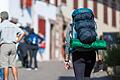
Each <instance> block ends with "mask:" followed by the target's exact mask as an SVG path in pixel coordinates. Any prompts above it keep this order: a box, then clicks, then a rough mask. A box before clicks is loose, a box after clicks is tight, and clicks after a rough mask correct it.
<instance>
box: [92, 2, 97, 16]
mask: <svg viewBox="0 0 120 80" xmlns="http://www.w3.org/2000/svg"><path fill="white" fill-rule="evenodd" d="M93 10H94V15H95V17H96V18H97V0H93Z"/></svg>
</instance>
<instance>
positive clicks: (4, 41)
mask: <svg viewBox="0 0 120 80" xmlns="http://www.w3.org/2000/svg"><path fill="white" fill-rule="evenodd" d="M0 18H1V23H0V67H1V68H4V80H8V71H9V68H11V69H12V73H13V76H14V80H18V71H17V67H16V65H15V62H16V44H17V43H18V42H19V41H20V40H21V39H22V37H23V36H24V32H23V31H22V30H21V29H20V28H18V27H17V26H16V25H15V24H14V23H12V22H10V21H9V20H8V18H9V14H8V12H6V11H3V12H1V13H0ZM17 33H19V34H20V36H19V37H18V38H17V39H16V36H17Z"/></svg>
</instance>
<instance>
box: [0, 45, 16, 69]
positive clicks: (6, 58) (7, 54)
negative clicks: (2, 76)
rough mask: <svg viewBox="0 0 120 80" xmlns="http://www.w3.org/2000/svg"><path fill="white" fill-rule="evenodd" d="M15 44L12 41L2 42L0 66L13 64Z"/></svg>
mask: <svg viewBox="0 0 120 80" xmlns="http://www.w3.org/2000/svg"><path fill="white" fill-rule="evenodd" d="M15 63H16V45H15V44H14V43H9V44H2V45H1V47H0V67H2V68H5V67H11V66H15Z"/></svg>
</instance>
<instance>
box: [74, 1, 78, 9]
mask: <svg viewBox="0 0 120 80" xmlns="http://www.w3.org/2000/svg"><path fill="white" fill-rule="evenodd" d="M73 3H74V9H77V8H78V0H73Z"/></svg>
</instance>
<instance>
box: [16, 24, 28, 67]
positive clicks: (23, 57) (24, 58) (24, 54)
mask: <svg viewBox="0 0 120 80" xmlns="http://www.w3.org/2000/svg"><path fill="white" fill-rule="evenodd" d="M20 28H21V29H22V30H23V31H24V32H25V35H24V37H23V38H22V40H20V42H19V43H18V46H17V54H18V57H19V60H20V61H21V62H22V66H23V67H25V68H28V47H27V43H26V41H25V38H26V36H27V34H26V31H25V29H24V28H23V27H22V26H21V27H20ZM18 36H19V34H18Z"/></svg>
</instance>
